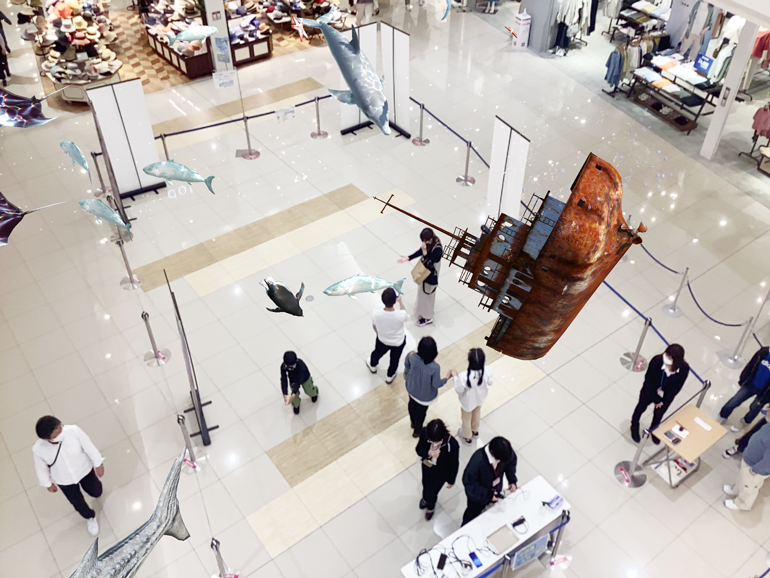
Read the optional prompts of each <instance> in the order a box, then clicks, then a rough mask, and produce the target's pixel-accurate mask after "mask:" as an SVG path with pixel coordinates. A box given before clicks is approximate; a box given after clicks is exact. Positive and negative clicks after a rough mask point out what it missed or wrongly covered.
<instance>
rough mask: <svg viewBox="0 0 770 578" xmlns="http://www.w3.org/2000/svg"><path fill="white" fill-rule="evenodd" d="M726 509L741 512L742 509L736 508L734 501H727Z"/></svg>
mask: <svg viewBox="0 0 770 578" xmlns="http://www.w3.org/2000/svg"><path fill="white" fill-rule="evenodd" d="M725 507H726V508H727V509H728V510H740V508H739V507H738V506H736V505H735V502H733V501H732V500H725Z"/></svg>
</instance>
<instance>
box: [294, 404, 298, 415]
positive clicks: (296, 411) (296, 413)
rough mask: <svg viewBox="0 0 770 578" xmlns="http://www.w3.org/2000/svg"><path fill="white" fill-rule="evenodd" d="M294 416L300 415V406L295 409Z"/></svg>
mask: <svg viewBox="0 0 770 578" xmlns="http://www.w3.org/2000/svg"><path fill="white" fill-rule="evenodd" d="M294 414H295V415H299V406H297V407H295V408H294Z"/></svg>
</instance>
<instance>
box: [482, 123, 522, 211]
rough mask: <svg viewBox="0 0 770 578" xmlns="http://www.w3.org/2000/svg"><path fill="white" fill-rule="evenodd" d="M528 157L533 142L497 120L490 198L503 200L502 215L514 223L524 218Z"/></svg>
mask: <svg viewBox="0 0 770 578" xmlns="http://www.w3.org/2000/svg"><path fill="white" fill-rule="evenodd" d="M528 154H529V139H528V138H527V137H525V136H524V135H523V134H521V133H520V132H519V131H517V130H516V129H515V128H513V127H512V126H511V125H509V124H508V123H507V122H505V121H504V120H503V119H501V118H500V117H499V116H495V126H494V132H493V133H492V157H491V160H490V163H489V185H488V186H487V195H488V196H489V199H490V200H493V199H499V201H498V214H499V213H505V214H506V215H508V216H509V217H513V218H514V219H518V218H519V217H520V216H521V193H522V190H523V189H524V175H525V172H526V169H527V155H528Z"/></svg>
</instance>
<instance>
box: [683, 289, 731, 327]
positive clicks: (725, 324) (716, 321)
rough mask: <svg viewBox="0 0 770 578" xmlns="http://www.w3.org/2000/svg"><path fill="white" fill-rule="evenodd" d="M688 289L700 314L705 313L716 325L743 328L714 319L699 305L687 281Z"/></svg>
mask: <svg viewBox="0 0 770 578" xmlns="http://www.w3.org/2000/svg"><path fill="white" fill-rule="evenodd" d="M687 289H688V291H690V296H691V297H692V300H693V301H695V305H697V306H698V309H700V312H701V313H703V314H704V315H705V316H706V317H707V318H709V319H710V320H711V321H713V322H714V323H717V324H719V325H724V326H725V327H743V325H744V324H743V323H723V322H722V321H718V320H717V319H714V318H713V317H712V316H711V315H709V314H708V313H706V312H705V311H704V310H703V307H701V306H700V303H698V300H697V299H696V298H695V293H693V291H692V287H690V281H689V280H688V281H687Z"/></svg>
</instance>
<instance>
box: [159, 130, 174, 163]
mask: <svg viewBox="0 0 770 578" xmlns="http://www.w3.org/2000/svg"><path fill="white" fill-rule="evenodd" d="M160 142H162V143H163V153H164V154H165V155H166V160H167V161H168V160H171V157H170V156H169V155H168V147H167V146H166V135H165V134H161V135H160Z"/></svg>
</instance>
